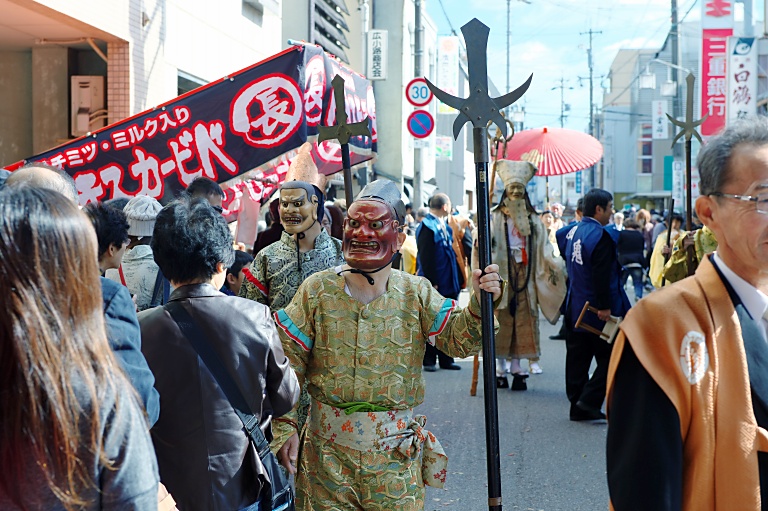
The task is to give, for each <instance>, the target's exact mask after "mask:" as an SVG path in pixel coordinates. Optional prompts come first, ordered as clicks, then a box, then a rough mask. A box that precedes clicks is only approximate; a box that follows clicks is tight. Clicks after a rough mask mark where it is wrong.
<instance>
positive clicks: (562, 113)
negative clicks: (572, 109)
mask: <svg viewBox="0 0 768 511" xmlns="http://www.w3.org/2000/svg"><path fill="white" fill-rule="evenodd" d="M559 82H560V85H555V86H554V87H552V90H555V89H560V127H561V128H564V127H565V89H568V90H573V87H566V86H565V78H563V76H562V75H560V80H559Z"/></svg>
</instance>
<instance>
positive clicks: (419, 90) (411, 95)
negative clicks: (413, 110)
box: [405, 78, 432, 106]
mask: <svg viewBox="0 0 768 511" xmlns="http://www.w3.org/2000/svg"><path fill="white" fill-rule="evenodd" d="M405 97H406V98H407V99H408V102H409V103H410V104H412V105H413V106H424V105H426V104H428V103H429V102H430V101H432V91H431V90H429V87H427V81H426V80H425V79H424V78H414V79H413V80H411V81H410V82H408V87H406V88H405Z"/></svg>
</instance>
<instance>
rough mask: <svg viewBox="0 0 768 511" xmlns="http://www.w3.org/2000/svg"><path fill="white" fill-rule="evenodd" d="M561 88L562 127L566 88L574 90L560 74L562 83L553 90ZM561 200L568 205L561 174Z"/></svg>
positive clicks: (562, 123) (563, 125)
mask: <svg viewBox="0 0 768 511" xmlns="http://www.w3.org/2000/svg"><path fill="white" fill-rule="evenodd" d="M555 89H560V127H561V128H564V127H565V89H569V90H572V89H573V87H566V86H565V78H563V75H560V85H555V86H554V87H552V90H555ZM560 200H561V201H562V202H563V203H564V204H565V206H568V197H567V196H566V194H565V178H564V177H563V175H562V174H560Z"/></svg>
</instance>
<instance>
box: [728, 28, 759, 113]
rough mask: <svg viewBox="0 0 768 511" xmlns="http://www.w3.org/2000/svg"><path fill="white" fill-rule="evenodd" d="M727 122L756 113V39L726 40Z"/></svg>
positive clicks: (735, 38) (738, 38)
mask: <svg viewBox="0 0 768 511" xmlns="http://www.w3.org/2000/svg"><path fill="white" fill-rule="evenodd" d="M728 55H729V60H728V124H730V123H732V122H734V121H736V120H738V119H744V118H745V117H750V116H754V115H755V114H756V113H757V39H755V38H754V37H731V38H730V39H729V40H728Z"/></svg>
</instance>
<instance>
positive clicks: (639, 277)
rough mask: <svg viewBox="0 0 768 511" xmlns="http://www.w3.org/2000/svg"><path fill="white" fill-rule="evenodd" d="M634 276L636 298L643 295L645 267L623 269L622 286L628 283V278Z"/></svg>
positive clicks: (633, 283)
mask: <svg viewBox="0 0 768 511" xmlns="http://www.w3.org/2000/svg"><path fill="white" fill-rule="evenodd" d="M630 275H631V276H632V285H633V286H634V287H635V300H639V299H640V298H642V297H643V269H642V268H624V269H623V270H622V271H621V287H624V286H625V285H627V279H628V278H629V277H630Z"/></svg>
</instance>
